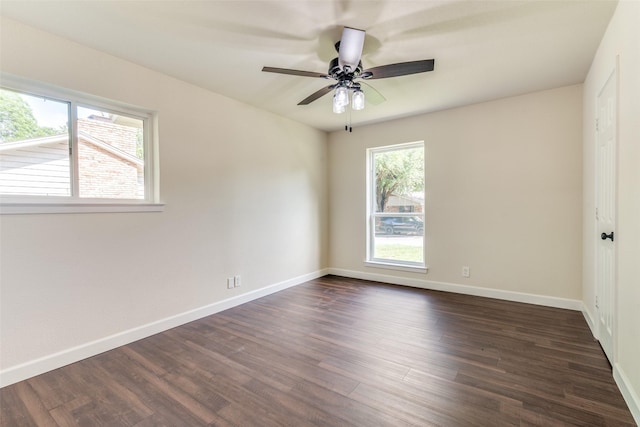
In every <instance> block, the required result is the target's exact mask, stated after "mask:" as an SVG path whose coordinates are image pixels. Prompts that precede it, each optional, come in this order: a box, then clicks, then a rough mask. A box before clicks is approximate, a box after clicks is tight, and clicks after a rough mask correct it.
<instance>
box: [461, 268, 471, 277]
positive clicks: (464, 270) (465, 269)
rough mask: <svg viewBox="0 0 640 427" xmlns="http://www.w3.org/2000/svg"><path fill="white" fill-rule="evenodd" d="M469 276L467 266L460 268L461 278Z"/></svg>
mask: <svg viewBox="0 0 640 427" xmlns="http://www.w3.org/2000/svg"><path fill="white" fill-rule="evenodd" d="M470 276H471V272H470V271H469V267H468V266H466V265H465V266H464V267H462V277H470Z"/></svg>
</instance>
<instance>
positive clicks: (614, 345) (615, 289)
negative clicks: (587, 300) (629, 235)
mask: <svg viewBox="0 0 640 427" xmlns="http://www.w3.org/2000/svg"><path fill="white" fill-rule="evenodd" d="M619 59H620V58H619V56H618V55H616V59H615V64H614V66H613V68H612V70H611V72H609V73H607V74H606V78H605V79H603V80H604V81H603V83H602V85H601V86H600V89H599V90H598V93H597V95H596V100H595V122H596V123H595V126H594V129H595V141H594V145H595V152H594V171H595V173H594V184H595V185H594V193H595V194H594V201H595V208H596V212H594V218H595V221H594V226H593V234H592V237H591V238H594V237H595V239H596V244H595V245H594V258H593V259H594V261H595V262H594V265H593V279H594V301H593V303H594V309H595V315H596V318H595V319H594V320H595V322H594V323H595V324H594V332H595V338H596V339H598V342H599V343H600V342H601V339H600V338H601V336H602V333H603V331H602V330H601V326H600V325H601V322H600V309H599V307H598V306H599V303H598V297H599V296H600V295H599V293H600V292H599V290H600V286H599V282H598V273H599V271H598V251H599V243H600V242H598V241H597V239H598V238H599V237H598V236H599V229H598V227H599V224H598V222H599V220H598V213H597V208H598V205H599V190H598V183H599V176H600V174H599V171H600V169H599V166H598V161H599V152H600V147H599V143H600V140H599V136H598V122H597V121H598V119H599V118H600V117H599V114H600V113H599V111H598V106H599V104H598V101H599V99H600V96H601V95H602V93H603V92H604V89H605V87H606V86H607V84H608V83H609V80H610V79H612V78H613V79H614V80H615V87H614V91H615V100H614V105H615V107H614V108H615V120H614V126H615V130H614V132H615V137H614V141H613V144H614V147H615V158H614V168H615V173H614V176H613V180H614V182H613V186H614V191H613V197H614V209H615V213H614V222H615V226H614V228H615V230H613V231H614V232H615V236H616V239H615V240H614V241H613V245H614V246H613V257H614V259H613V270H614V271H613V289H612V302H611V311H612V319H611V340H612V348H611V359H612V360H609V363H610V364H611V366H613V365H614V363H615V361H616V356H617V351H616V349H617V346H618V340H617V329H618V317H617V308H618V257H617V247H618V244H617V237H618V230H617V226H618V165H619V153H618V151H619V150H618V129H619V126H618V123H619V120H618V116H619V114H618V112H619V108H618V107H619V98H620V97H619V95H620V90H619V88H620V75H619V70H620V67H619V62H620V61H619ZM603 352H604V353H605V356H607V358H608V355H607V354H606V352H605V351H604V348H603Z"/></svg>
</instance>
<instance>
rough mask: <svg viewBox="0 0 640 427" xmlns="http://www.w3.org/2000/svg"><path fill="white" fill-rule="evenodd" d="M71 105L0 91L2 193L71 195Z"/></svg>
mask: <svg viewBox="0 0 640 427" xmlns="http://www.w3.org/2000/svg"><path fill="white" fill-rule="evenodd" d="M70 164H71V163H70V160H69V104H68V103H66V102H60V101H55V100H52V99H47V98H43V97H35V96H30V95H26V94H22V93H18V92H14V91H11V90H6V89H0V194H3V195H32V196H69V195H70V194H71V173H70Z"/></svg>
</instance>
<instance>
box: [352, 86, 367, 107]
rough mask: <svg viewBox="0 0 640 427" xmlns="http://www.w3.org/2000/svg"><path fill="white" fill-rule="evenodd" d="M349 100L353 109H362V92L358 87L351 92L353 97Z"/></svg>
mask: <svg viewBox="0 0 640 427" xmlns="http://www.w3.org/2000/svg"><path fill="white" fill-rule="evenodd" d="M351 102H352V103H351V108H353V109H354V110H362V109H363V108H364V92H363V91H361V90H360V89H356V90H355V91H354V92H353V99H352V100H351Z"/></svg>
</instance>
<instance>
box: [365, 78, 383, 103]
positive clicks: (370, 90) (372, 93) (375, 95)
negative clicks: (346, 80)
mask: <svg viewBox="0 0 640 427" xmlns="http://www.w3.org/2000/svg"><path fill="white" fill-rule="evenodd" d="M359 83H360V84H361V85H363V90H364V94H365V96H366V100H367V102H369V103H371V104H373V105H380V104H382V103H383V102H384V101H386V100H387V98H385V97H384V95H382V94H381V93H380V92H378V90H377V89H376V88H374V87H373V86H371V85H370V84H368V83H365V82H362V81H361V82H359Z"/></svg>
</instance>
